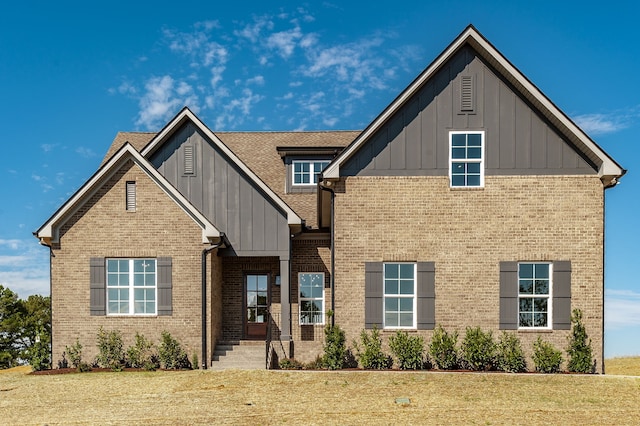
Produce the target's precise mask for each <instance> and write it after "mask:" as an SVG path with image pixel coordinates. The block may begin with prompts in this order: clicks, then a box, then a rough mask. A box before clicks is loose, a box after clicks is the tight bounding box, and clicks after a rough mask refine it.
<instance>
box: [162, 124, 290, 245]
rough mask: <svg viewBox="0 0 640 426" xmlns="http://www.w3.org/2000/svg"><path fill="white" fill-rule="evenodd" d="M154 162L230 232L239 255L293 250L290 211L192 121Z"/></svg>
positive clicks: (174, 136)
mask: <svg viewBox="0 0 640 426" xmlns="http://www.w3.org/2000/svg"><path fill="white" fill-rule="evenodd" d="M185 146H190V147H192V148H190V149H192V150H193V158H192V160H193V163H192V166H193V170H192V171H191V173H185V170H184V165H185V158H184V147H185ZM150 161H151V163H152V164H153V165H154V166H155V167H156V168H157V169H158V171H159V172H160V173H161V174H162V175H163V176H164V177H165V178H167V180H168V181H169V182H171V184H172V185H174V186H175V187H176V188H177V189H178V190H179V191H180V193H181V194H182V195H184V196H185V197H186V198H187V199H188V200H189V201H190V202H191V204H193V205H194V206H195V207H196V208H197V209H198V210H199V211H200V212H202V213H203V214H204V215H205V216H206V217H207V218H208V219H209V220H210V221H211V222H212V223H213V224H214V225H215V226H216V227H217V228H218V229H220V230H221V231H222V232H224V233H225V234H226V235H227V237H228V238H229V241H230V242H231V245H232V247H233V249H234V250H235V251H236V252H237V253H242V254H247V255H251V254H254V255H278V254H281V253H288V252H289V226H288V224H287V217H286V213H285V212H283V211H281V210H280V209H279V208H278V207H277V206H276V205H275V204H274V203H273V202H272V201H271V200H270V198H269V197H268V196H267V195H266V194H264V192H262V191H261V190H260V188H259V187H258V186H257V185H255V184H254V183H253V182H252V181H251V179H250V178H249V177H248V176H246V175H245V174H244V173H243V172H242V171H241V170H240V169H239V168H238V167H237V166H235V164H234V163H233V162H232V161H231V160H230V159H229V158H228V157H226V156H225V155H224V154H223V153H222V152H221V151H220V150H219V149H217V147H215V146H214V144H213V143H212V142H211V141H209V140H208V139H207V138H206V137H205V136H204V135H203V134H202V133H201V132H200V131H199V130H198V129H197V128H196V126H194V125H193V124H192V123H187V124H185V125H183V126H182V127H181V128H180V129H179V130H177V131H176V132H175V133H174V134H173V135H172V136H171V139H169V140H168V141H167V142H165V143H164V144H163V146H162V147H160V149H158V151H156V152H155V153H154V155H153V156H152V158H151V159H150ZM188 172H189V170H188ZM257 172H259V171H257Z"/></svg>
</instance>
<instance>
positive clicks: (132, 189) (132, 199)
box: [126, 181, 136, 212]
mask: <svg viewBox="0 0 640 426" xmlns="http://www.w3.org/2000/svg"><path fill="white" fill-rule="evenodd" d="M126 197H127V211H130V212H134V211H136V183H135V182H133V181H128V182H127V196H126Z"/></svg>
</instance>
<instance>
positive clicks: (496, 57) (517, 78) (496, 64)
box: [323, 25, 626, 187]
mask: <svg viewBox="0 0 640 426" xmlns="http://www.w3.org/2000/svg"><path fill="white" fill-rule="evenodd" d="M465 45H469V46H471V47H472V48H473V49H474V50H475V51H476V52H478V54H479V55H480V56H481V57H482V58H483V59H484V60H485V61H487V62H488V63H489V64H490V65H491V66H492V67H493V68H494V69H495V70H496V71H497V72H498V73H499V74H500V75H502V76H503V77H504V78H505V79H506V80H507V81H509V82H510V83H511V84H512V85H513V86H514V88H515V90H517V91H518V92H519V93H520V94H521V95H522V96H524V97H525V98H526V99H527V100H528V101H529V102H531V104H532V105H533V106H534V107H535V108H537V109H538V110H539V111H540V112H541V113H542V114H543V115H544V116H545V117H546V118H547V119H548V120H549V121H550V122H551V123H552V124H553V125H554V126H556V128H558V129H559V131H560V132H561V133H562V134H563V135H564V136H565V137H567V138H568V139H569V140H570V141H571V142H572V143H573V144H574V145H575V146H576V147H577V149H578V150H579V151H580V152H581V153H582V154H583V155H585V156H586V157H587V158H589V159H590V160H591V161H592V162H593V163H594V164H595V165H596V166H597V167H598V175H599V176H600V179H601V180H602V182H603V183H604V185H605V187H609V186H613V185H615V184H616V183H617V179H618V178H620V177H621V176H623V175H624V174H625V172H626V170H624V169H623V168H622V167H621V166H620V165H619V164H618V163H616V161H615V160H613V158H611V157H610V156H609V155H608V154H607V153H606V152H604V151H603V150H602V149H601V148H600V147H599V146H598V145H597V144H596V143H595V142H594V141H593V140H592V139H591V138H590V137H589V136H588V135H587V134H586V133H585V132H584V131H582V129H580V128H579V127H578V126H577V125H576V124H575V123H574V122H573V121H572V120H571V119H570V118H569V117H568V116H567V115H566V114H564V113H563V112H562V111H561V110H560V109H559V108H558V107H557V106H556V105H555V104H554V103H553V102H551V100H549V98H547V97H546V96H545V95H544V94H543V93H542V92H541V91H540V90H539V89H538V88H537V87H536V86H535V85H534V84H533V83H531V82H530V81H529V79H527V77H525V76H524V74H522V73H521V72H520V71H519V70H518V69H517V68H516V67H515V66H513V64H511V62H509V60H507V58H505V57H504V56H503V55H502V54H501V53H500V52H499V51H498V50H497V49H496V48H495V47H494V46H493V45H492V44H491V43H490V42H489V41H488V40H487V39H486V38H485V37H484V36H483V35H482V34H480V32H478V30H476V28H475V27H473V25H469V26H468V27H467V28H466V29H465V30H464V31H463V32H462V33H461V34H460V35H459V36H458V37H457V38H456V39H455V40H454V41H453V42H452V43H451V44H450V45H449V46H448V47H447V48H446V49H445V50H444V51H443V52H442V53H441V54H440V55H439V56H438V57H437V58H436V59H435V60H434V61H433V62H432V63H431V64H430V65H429V66H428V67H427V68H426V69H425V70H424V71H423V72H422V73H421V74H420V75H419V76H418V77H417V78H416V79H415V80H414V81H413V82H412V83H411V84H410V85H409V86H408V87H407V88H406V89H405V90H404V91H403V92H402V93H400V95H399V96H398V97H397V98H396V99H395V100H394V101H393V102H392V103H391V104H390V105H389V106H387V108H386V109H385V110H384V111H382V113H381V114H380V115H379V116H378V117H376V119H375V120H373V122H371V124H369V126H368V127H367V128H366V129H365V130H364V131H363V132H362V133H361V134H360V135H359V136H358V137H357V138H356V139H355V140H354V141H353V142H352V143H351V144H350V145H349V146H348V147H346V148H345V149H344V150H343V151H342V153H341V154H340V155H338V156H337V157H336V158H335V159H334V161H333V162H332V163H331V164H329V166H328V167H327V168H326V169H325V171H324V173H323V178H324V179H337V178H338V177H340V166H341V165H343V164H345V162H346V161H347V160H349V158H351V157H352V156H353V155H354V154H355V152H357V151H358V150H359V149H360V148H362V146H364V145H365V144H366V143H367V141H368V140H369V139H370V138H371V137H372V136H373V135H374V134H375V133H376V132H377V131H378V130H379V129H380V128H381V127H382V126H384V124H385V123H387V122H388V120H389V119H390V118H391V117H393V116H394V114H396V113H397V112H398V111H399V110H400V108H402V106H403V105H405V104H406V103H407V102H408V101H409V100H410V99H411V98H412V97H413V96H414V95H415V94H416V93H417V92H418V91H419V90H420V89H421V88H422V87H423V86H424V85H425V84H426V82H427V81H429V80H430V79H431V78H432V77H433V76H435V74H436V73H437V72H438V71H439V70H440V69H441V67H442V66H443V65H444V64H445V63H446V62H448V61H449V60H450V59H451V58H452V57H453V56H454V55H455V54H456V53H457V52H458V51H459V50H460V49H461V48H462V47H463V46H465Z"/></svg>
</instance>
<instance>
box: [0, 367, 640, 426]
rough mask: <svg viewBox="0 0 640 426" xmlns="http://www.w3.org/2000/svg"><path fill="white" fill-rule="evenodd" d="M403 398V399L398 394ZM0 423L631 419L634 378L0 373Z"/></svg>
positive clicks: (637, 389)
mask: <svg viewBox="0 0 640 426" xmlns="http://www.w3.org/2000/svg"><path fill="white" fill-rule="evenodd" d="M398 398H408V399H409V403H408V404H406V403H405V404H402V403H397V402H396V400H397V399H398ZM0 413H2V414H1V415H2V419H0V423H3V424H16V425H17V424H20V425H22V424H50V425H51V424H124V423H126V424H154V425H165V424H166V425H168V424H283V423H285V424H293V425H297V424H306V425H311V424H356V425H357V424H522V423H527V424H564V425H570V424H576V425H585V424H598V425H601V424H618V425H622V424H637V423H638V421H639V419H640V377H638V378H631V377H617V376H609V375H607V376H598V375H568V374H558V375H537V374H523V375H513V374H501V373H443V372H411V373H405V372H357V371H342V372H304V371H302V372H299V371H295V372H294V371H241V370H228V371H222V372H213V371H206V372H203V371H187V372H137V373H128V372H124V373H88V374H66V375H50V376H34V375H27V374H26V372H25V371H24V369H22V370H15V369H13V370H9V371H7V372H5V373H4V374H2V375H0Z"/></svg>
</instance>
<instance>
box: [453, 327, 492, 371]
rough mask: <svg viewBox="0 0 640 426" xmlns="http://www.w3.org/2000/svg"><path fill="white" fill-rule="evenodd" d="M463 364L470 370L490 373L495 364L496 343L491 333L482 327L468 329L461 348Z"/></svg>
mask: <svg viewBox="0 0 640 426" xmlns="http://www.w3.org/2000/svg"><path fill="white" fill-rule="evenodd" d="M460 354H461V358H462V362H463V363H464V365H465V366H466V367H467V368H469V369H470V370H475V371H488V370H491V369H492V368H493V366H494V363H495V354H496V343H495V342H494V341H493V336H492V335H491V332H490V331H487V332H486V333H485V332H483V331H482V330H481V329H480V327H467V329H466V332H465V335H464V340H463V341H462V345H461V346H460Z"/></svg>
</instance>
